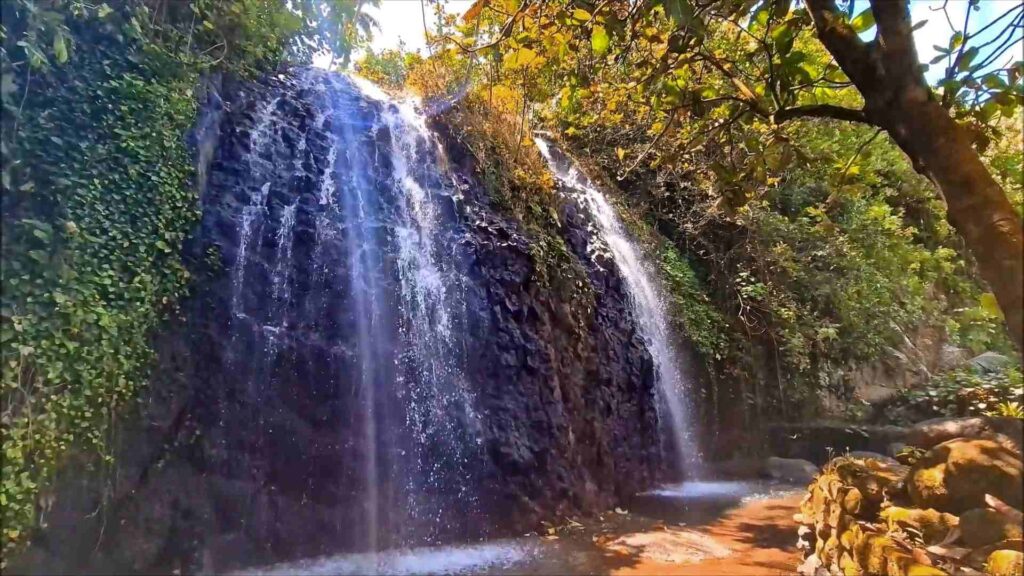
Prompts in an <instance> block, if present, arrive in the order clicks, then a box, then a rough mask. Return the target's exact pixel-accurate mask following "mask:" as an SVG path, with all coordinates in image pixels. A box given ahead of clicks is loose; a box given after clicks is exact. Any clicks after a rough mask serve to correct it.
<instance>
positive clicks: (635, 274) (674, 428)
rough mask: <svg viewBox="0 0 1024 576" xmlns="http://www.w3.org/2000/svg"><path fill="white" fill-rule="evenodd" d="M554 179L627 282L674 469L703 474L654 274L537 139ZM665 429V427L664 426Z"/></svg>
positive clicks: (590, 188)
mask: <svg viewBox="0 0 1024 576" xmlns="http://www.w3.org/2000/svg"><path fill="white" fill-rule="evenodd" d="M534 141H535V142H536V144H537V148H538V149H540V152H541V154H542V155H543V156H544V158H545V160H547V162H548V165H549V166H550V167H551V171H552V173H553V174H554V176H555V178H556V179H557V180H558V181H559V182H560V183H561V184H562V185H563V186H564V187H565V189H566V190H567V191H568V192H569V194H571V195H572V196H573V198H575V199H576V200H577V201H578V202H579V203H580V204H581V205H582V206H583V207H584V208H585V209H586V210H587V211H588V212H589V214H590V216H591V217H592V218H593V221H594V223H595V224H596V226H597V228H598V232H599V236H600V238H601V240H602V241H603V243H604V244H605V246H606V247H607V249H608V251H609V252H611V255H612V259H613V260H614V262H615V265H616V266H617V267H618V269H619V273H620V274H621V275H622V277H623V279H624V280H625V282H626V286H627V288H628V291H629V296H630V303H631V304H632V308H633V314H634V315H635V317H636V319H637V326H638V328H639V330H640V332H641V334H642V335H643V338H644V341H645V342H646V343H647V347H648V350H649V351H650V353H651V357H652V358H653V359H654V367H655V372H656V380H657V389H658V399H659V412H660V414H659V416H660V417H661V418H660V419H661V420H662V423H663V428H666V429H667V432H668V433H669V434H670V435H671V437H670V438H669V442H668V444H669V445H670V446H671V449H672V450H673V451H674V455H675V465H676V466H677V467H678V468H681V469H682V472H683V474H684V475H685V476H686V477H688V478H699V477H700V476H701V475H702V468H703V464H702V461H703V457H702V454H701V451H700V445H699V443H698V440H697V434H696V423H695V421H694V419H693V414H692V412H693V409H692V399H691V395H692V394H694V393H695V390H694V386H693V385H692V383H691V382H689V380H688V378H687V377H686V373H685V372H684V371H683V365H682V360H681V358H680V355H679V353H678V350H677V348H676V342H677V341H678V340H677V335H675V334H673V333H672V330H671V328H670V326H671V323H670V321H669V315H668V310H667V309H666V304H665V298H664V296H663V295H662V293H661V290H662V288H661V286H660V285H659V283H658V281H657V277H656V275H655V273H654V271H653V270H654V269H653V268H652V267H651V264H650V263H649V262H648V261H647V260H646V259H645V258H644V257H643V255H642V253H641V250H640V248H639V246H637V245H636V243H635V242H634V241H633V239H632V238H631V236H630V234H629V232H628V231H627V230H626V228H625V226H624V225H623V224H622V221H621V220H620V218H619V216H618V213H617V212H616V210H615V207H614V206H612V204H611V203H610V202H609V201H608V198H607V197H606V196H605V194H604V193H603V192H601V190H600V189H599V188H598V187H597V186H596V185H595V184H594V183H593V182H591V181H590V179H589V178H587V177H586V175H584V174H583V173H582V172H581V171H580V170H579V168H578V167H576V166H575V165H574V164H573V163H572V161H571V160H570V159H569V158H567V157H566V156H565V155H564V154H562V153H561V152H560V151H558V150H556V149H554V148H553V146H552V145H551V144H550V143H549V142H547V141H546V140H544V139H543V138H540V137H538V138H535V140H534ZM665 424H667V426H665Z"/></svg>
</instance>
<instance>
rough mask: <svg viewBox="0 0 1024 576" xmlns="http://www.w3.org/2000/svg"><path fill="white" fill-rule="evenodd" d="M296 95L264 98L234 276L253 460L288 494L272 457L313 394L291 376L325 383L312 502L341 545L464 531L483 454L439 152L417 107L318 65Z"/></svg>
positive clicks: (273, 508)
mask: <svg viewBox="0 0 1024 576" xmlns="http://www.w3.org/2000/svg"><path fill="white" fill-rule="evenodd" d="M292 90H293V91H294V93H288V94H284V95H282V94H278V95H275V96H272V97H271V98H269V99H268V100H266V101H264V103H258V102H257V103H254V104H252V107H253V109H254V110H255V113H254V120H253V124H252V126H253V128H252V130H251V132H250V133H249V136H248V138H247V152H246V156H247V158H246V164H247V166H248V168H249V171H248V173H247V174H245V175H244V181H245V186H244V188H245V190H246V192H245V193H244V195H243V196H242V198H241V199H242V202H241V204H242V206H241V207H240V212H241V215H240V217H239V218H238V219H237V220H236V222H237V238H238V240H237V245H236V246H237V248H236V250H235V253H234V260H233V262H231V265H230V270H231V298H230V304H231V312H232V313H231V317H232V321H231V322H232V329H231V331H232V334H233V335H234V336H233V337H232V343H231V345H230V349H231V350H230V353H229V356H230V357H231V358H232V359H233V360H232V361H231V362H232V370H233V371H234V372H236V373H237V374H239V375H243V374H244V378H245V380H246V382H245V384H244V386H240V388H241V390H238V391H229V392H228V393H227V394H225V395H224V396H223V397H222V398H221V402H222V403H225V404H227V403H229V402H231V401H233V400H234V399H235V398H237V397H238V396H239V395H240V396H241V399H242V401H243V402H246V403H248V404H249V405H250V406H251V408H250V409H249V410H248V414H249V415H250V417H251V418H253V420H254V421H255V422H257V423H258V426H259V433H258V434H256V435H255V436H254V437H253V438H252V441H251V442H252V443H251V445H250V447H249V448H248V453H249V454H250V455H251V457H252V459H253V461H252V462H251V463H249V465H248V466H249V469H250V472H255V475H256V476H257V477H260V478H262V480H261V481H260V482H261V483H263V484H265V485H274V484H276V483H277V482H280V481H281V474H283V473H285V471H283V470H275V469H274V467H275V464H274V463H273V462H272V458H271V455H270V454H268V453H267V452H266V451H269V450H281V449H284V447H283V446H281V443H282V442H285V444H287V442H289V441H294V439H283V438H282V437H281V436H282V434H281V431H280V430H279V429H285V430H287V429H289V428H290V427H293V426H294V423H293V422H289V421H288V414H287V411H286V410H284V409H283V408H285V407H289V405H291V406H290V407H291V408H294V404H295V402H304V401H306V399H302V398H289V396H290V395H291V394H292V392H291V391H289V390H284V389H281V388H280V384H279V383H280V381H281V380H282V376H284V375H288V373H289V372H291V373H294V372H295V371H300V372H302V373H304V374H305V375H306V377H309V378H316V379H319V380H320V381H321V382H322V384H321V386H320V388H321V394H322V395H323V396H324V399H325V401H326V402H327V403H326V404H325V405H324V406H322V408H321V410H322V411H323V416H322V417H321V418H320V419H321V420H323V421H324V422H325V424H327V425H329V424H328V423H330V422H334V423H335V424H334V425H335V426H336V429H335V431H334V433H333V434H331V435H330V436H332V437H331V438H329V439H323V440H322V441H324V443H325V444H327V445H328V446H333V447H335V450H336V453H335V456H334V458H335V459H336V460H337V462H326V461H325V462H321V463H314V464H310V463H302V465H304V466H306V467H307V471H306V473H307V474H308V475H309V476H308V478H307V482H308V484H309V488H310V489H311V490H323V492H322V493H318V494H312V493H309V494H308V496H307V497H309V498H320V499H323V500H325V502H322V505H321V506H318V507H317V508H318V509H319V510H320V511H315V512H314V515H321V513H322V514H323V515H324V517H323V518H321V519H319V520H317V521H318V522H321V523H324V524H325V525H328V526H330V529H331V530H332V531H334V532H335V533H337V534H338V537H339V540H340V541H339V543H338V544H339V546H341V547H350V548H355V549H361V550H370V551H373V550H378V549H381V548H383V547H388V546H393V545H397V544H405V543H416V542H430V541H433V540H434V539H435V538H438V537H441V536H442V535H443V534H446V533H451V532H455V533H457V532H459V530H460V526H462V525H463V524H464V523H465V522H466V521H467V518H466V517H467V515H469V514H472V513H473V510H474V507H475V502H476V500H475V498H476V495H475V493H474V491H473V489H472V486H473V485H474V481H473V479H474V475H475V474H476V473H477V471H478V470H479V469H482V468H483V467H482V466H480V465H478V464H476V462H475V461H476V459H478V458H479V457H480V455H481V454H482V452H481V450H482V448H481V444H480V438H479V434H480V432H479V423H478V422H477V421H476V416H475V411H474V408H473V401H474V399H473V397H472V395H471V393H470V391H469V390H468V388H467V387H466V384H465V379H464V377H463V374H462V369H461V366H462V363H463V362H464V361H465V358H466V343H465V338H464V333H465V330H464V323H465V320H464V316H465V310H464V306H463V303H462V295H461V292H460V285H461V280H460V278H459V274H458V273H456V272H455V270H454V268H455V262H454V255H453V252H452V250H451V246H450V244H451V241H452V239H451V238H450V234H451V233H452V231H451V228H452V226H451V224H452V223H451V222H445V221H443V219H442V217H441V213H440V212H439V210H438V203H439V202H449V203H450V202H451V201H452V200H451V198H450V196H451V194H452V191H451V189H450V188H451V185H450V183H446V182H445V181H444V180H442V179H441V177H440V176H439V175H440V173H441V170H440V169H439V167H438V160H437V156H436V150H435V147H436V144H435V142H434V140H433V137H432V135H431V134H430V132H429V131H428V130H427V129H426V126H425V123H424V121H423V119H422V118H421V117H419V116H418V114H417V113H416V112H415V111H414V110H413V108H412V107H411V106H409V105H405V104H399V103H395V102H391V101H390V100H388V99H387V98H386V97H384V96H383V95H382V94H380V93H378V92H376V91H372V90H370V89H368V88H366V87H365V86H363V85H361V84H357V83H355V82H354V81H352V80H350V79H348V78H346V77H343V76H339V75H336V74H329V73H322V72H315V71H304V72H303V73H302V74H300V75H298V78H297V85H296V86H295V87H294V88H292ZM274 165H278V166H280V165H288V166H291V167H292V170H291V174H290V176H289V177H288V178H284V177H276V178H275V174H276V172H280V171H279V170H278V171H276V172H275V171H274V170H273V167H274ZM310 169H313V170H316V171H318V172H319V175H318V177H317V178H316V179H315V180H314V179H311V178H309V177H308V176H304V174H305V173H307V172H308V171H309V170H310ZM288 377H289V378H291V377H292V376H291V375H288ZM330 387H333V390H331V389H329V388H330ZM282 396H284V398H281V397H282ZM313 409H314V410H315V409H316V408H315V407H313ZM228 426H232V423H231V422H224V423H222V431H223V433H224V435H225V436H227V435H228V430H227V429H226V427H228ZM293 432H295V433H296V434H297V431H293ZM307 434H308V432H307ZM233 449H235V448H233V447H231V446H226V447H225V452H228V451H231V450H233ZM329 449H330V448H328V447H327V446H325V450H329ZM325 458H329V456H328V455H325ZM224 465H225V466H232V464H230V463H225V464H224ZM311 465H314V466H317V465H320V466H326V467H328V468H331V469H337V470H336V471H334V472H330V473H325V469H323V468H321V469H315V468H309V466H311ZM320 477H336V478H342V479H344V480H345V481H344V482H342V483H341V485H336V486H330V487H328V486H322V485H320V480H319V478H320ZM328 495H329V496H328ZM254 498H255V499H256V502H254V503H253V505H254V506H253V507H254V509H256V510H257V511H256V512H255V513H254V514H255V516H256V518H254V519H253V520H252V523H253V524H256V526H249V527H247V528H246V529H247V530H255V531H257V532H259V531H262V532H270V531H273V530H275V529H276V528H275V526H274V523H275V522H280V514H283V513H284V511H282V510H280V509H279V506H277V505H276V504H275V503H274V502H273V495H272V494H259V495H257V496H255V497H254ZM328 500H329V502H328ZM456 504H457V505H458V508H456ZM354 524H355V525H354ZM266 539H268V540H271V541H272V540H273V537H272V536H271V537H268V538H266Z"/></svg>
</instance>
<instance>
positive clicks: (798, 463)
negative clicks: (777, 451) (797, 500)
mask: <svg viewBox="0 0 1024 576" xmlns="http://www.w3.org/2000/svg"><path fill="white" fill-rule="evenodd" d="M764 469H765V473H766V474H767V475H768V476H770V477H771V478H773V479H775V480H784V481H786V482H793V483H794V484H806V483H807V482H810V481H811V480H814V477H815V476H816V475H817V474H818V467H817V466H815V465H814V464H812V463H810V462H808V461H807V460H801V459H799V458H779V457H777V456H771V457H769V458H768V459H767V460H765V463H764Z"/></svg>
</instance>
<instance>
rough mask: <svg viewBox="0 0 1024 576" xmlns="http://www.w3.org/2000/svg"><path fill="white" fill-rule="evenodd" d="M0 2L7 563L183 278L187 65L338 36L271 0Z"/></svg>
mask: <svg viewBox="0 0 1024 576" xmlns="http://www.w3.org/2000/svg"><path fill="white" fill-rule="evenodd" d="M299 4H301V3H298V4H296V6H297V7H298V8H302V6H299ZM350 4H351V5H350ZM359 5H361V3H355V4H352V3H345V2H341V3H338V4H337V5H336V6H334V8H335V11H334V12H333V14H334V19H329V20H328V21H329V22H333V23H334V24H336V25H337V27H336V28H335V32H338V31H344V34H343V36H344V39H345V41H349V40H351V39H352V38H354V37H355V36H353V35H352V33H351V27H350V26H349V24H351V22H350V21H349V20H346V19H347V18H351V10H352V9H356V10H357V11H358V6H359ZM306 8H307V10H318V9H319V8H318V6H314V5H312V4H310V5H309V6H307V7H306ZM0 10H2V15H3V25H2V28H0V32H2V34H0V36H2V42H3V44H2V52H0V72H2V82H0V88H2V89H0V97H2V107H3V108H2V112H3V116H2V119H3V138H2V145H3V167H2V168H3V170H2V175H3V179H2V188H3V198H2V202H3V229H4V234H3V243H2V261H3V278H2V282H3V298H2V303H0V315H2V319H3V324H2V327H0V362H2V364H3V378H2V389H0V400H2V405H0V411H2V414H0V419H2V420H0V422H2V430H0V434H2V440H3V450H4V458H3V464H2V472H3V474H2V484H0V514H2V526H0V538H2V547H3V556H4V558H5V559H6V558H7V557H9V555H10V554H11V553H12V552H13V551H15V550H16V549H17V548H19V547H20V546H22V545H23V544H24V543H25V542H26V541H27V539H28V538H29V537H30V533H31V530H32V529H33V528H34V527H35V525H36V522H37V519H38V518H39V516H40V515H42V514H44V513H45V507H46V504H45V503H46V502H47V501H48V498H47V496H46V491H47V487H48V485H49V484H50V482H51V480H52V479H53V477H54V476H55V475H56V474H59V473H60V472H61V470H62V465H63V463H64V461H65V458H66V456H67V455H68V454H69V453H71V452H78V453H81V454H83V455H86V456H87V457H88V456H89V455H93V456H99V458H100V460H102V461H106V462H109V461H110V460H111V458H112V454H111V453H110V448H109V447H108V445H107V444H108V443H107V437H108V435H109V433H110V430H111V423H112V421H113V420H114V419H115V418H116V417H117V415H118V412H119V410H120V409H121V408H123V407H125V406H127V405H128V404H130V403H131V402H132V401H133V400H135V398H136V397H137V394H138V391H139V389H140V388H141V387H142V386H143V385H144V384H145V381H146V378H147V370H148V368H149V366H150V364H151V361H152V356H153V355H152V351H151V349H150V342H149V339H150V335H151V334H150V332H151V331H152V329H154V328H155V327H156V326H157V325H158V324H159V323H160V322H161V321H162V320H163V318H164V317H165V316H166V315H167V314H168V313H169V312H171V311H173V310H174V307H175V303H176V302H177V300H178V299H179V298H180V297H181V296H182V295H183V294H184V293H185V292H186V290H187V285H188V279H189V273H188V272H187V271H186V270H185V268H184V266H183V264H182V261H181V258H180V252H181V248H182V242H183V241H184V239H185V237H186V235H187V234H188V233H189V232H190V230H191V229H192V227H193V226H194V225H195V223H196V220H197V217H198V202H197V198H196V197H195V192H194V189H193V186H192V178H193V166H192V159H191V156H190V153H189V151H188V149H187V147H186V145H185V135H186V132H187V130H188V129H189V128H190V127H191V126H192V124H193V121H194V118H195V114H196V104H197V103H196V97H195V94H194V91H195V90H196V88H197V87H198V85H199V80H200V78H201V75H202V74H204V73H206V72H211V71H222V72H226V73H228V74H235V75H241V76H250V75H253V74H256V73H259V72H261V71H265V70H268V69H271V68H273V67H275V66H276V65H277V64H278V63H279V62H280V61H281V60H282V59H283V58H284V57H285V56H286V54H292V55H293V56H294V57H302V56H303V55H305V56H308V55H309V51H310V47H314V48H315V47H317V46H321V47H322V46H325V45H333V46H335V47H337V46H338V42H340V41H341V40H340V38H341V36H338V35H335V36H330V35H327V36H321V35H315V36H309V35H310V34H313V33H314V24H315V23H314V22H313V21H312V20H311V19H310V16H314V15H316V14H318V13H319V12H316V11H307V12H301V11H299V12H296V11H294V10H292V9H290V8H289V7H288V6H286V5H285V4H284V3H281V2H278V1H277V0H231V1H221V0H191V1H189V2H184V1H182V2H165V1H162V0H117V1H114V0H108V1H107V2H106V3H93V2H85V1H84V0H47V1H35V2H33V1H31V0H8V1H5V2H3V3H2V6H0ZM331 42H333V44H331ZM325 43H326V44H325ZM85 460H86V461H89V458H86V459H85Z"/></svg>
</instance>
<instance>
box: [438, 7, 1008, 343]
mask: <svg viewBox="0 0 1024 576" xmlns="http://www.w3.org/2000/svg"><path fill="white" fill-rule="evenodd" d="M979 9H980V4H979V2H978V1H977V0H971V2H970V4H969V9H968V10H967V14H968V17H967V18H966V19H965V21H964V22H963V23H962V25H960V26H959V27H958V26H957V25H956V24H953V23H952V22H951V36H950V40H949V43H948V46H947V47H936V48H937V49H938V51H939V53H940V55H939V57H937V58H936V59H934V60H933V61H932V62H931V63H930V64H929V63H922V62H920V61H919V58H918V55H917V52H916V48H915V46H914V40H913V34H914V32H915V30H917V29H919V28H920V27H921V26H922V25H923V23H922V22H916V23H915V22H912V21H911V19H910V10H909V5H908V3H907V2H904V1H895V0H871V1H870V2H866V1H863V0H861V1H859V2H858V1H855V0H847V1H844V2H836V1H835V0H805V1H804V2H802V3H801V2H792V1H790V0H762V1H760V2H754V1H748V2H744V1H739V0H736V1H700V0H654V1H650V2H628V1H625V0H604V1H584V0H575V1H572V0H562V1H555V2H545V3H532V2H529V1H523V2H502V1H499V0H478V1H477V2H475V3H474V4H473V6H472V7H471V8H470V10H469V11H468V12H467V13H466V16H465V18H464V20H463V26H462V27H461V32H462V35H463V37H461V38H456V37H454V36H449V37H448V38H447V39H448V41H449V42H451V43H453V44H454V45H455V46H457V48H458V49H460V50H463V51H467V52H472V53H474V54H479V55H480V56H482V57H483V58H486V59H491V60H495V61H496V60H500V61H501V62H503V63H504V64H505V66H504V68H503V70H504V72H505V73H509V74H519V75H521V76H522V80H521V82H522V83H523V85H524V87H526V88H527V89H528V92H529V94H530V96H531V97H532V98H533V99H534V100H535V101H537V102H544V101H549V100H550V99H552V98H554V99H556V100H557V102H558V103H559V110H558V114H559V115H560V117H561V119H562V120H564V122H565V126H564V130H565V133H566V135H568V136H571V135H572V134H573V133H575V132H576V131H579V130H582V129H585V128H586V127H587V126H589V125H592V124H593V123H595V122H598V121H603V120H606V119H608V118H614V117H615V116H616V115H619V114H621V110H622V109H623V108H625V107H630V108H636V109H639V110H642V111H643V113H642V115H641V122H642V125H643V126H644V127H645V128H646V138H647V139H648V141H649V142H650V144H649V146H647V147H645V148H644V149H642V150H640V151H639V152H637V155H636V156H634V157H631V156H630V155H629V154H627V153H623V154H621V157H620V160H621V162H622V164H623V165H622V167H621V169H620V177H623V178H625V177H627V176H628V175H629V173H630V172H631V171H632V170H635V169H637V168H640V167H643V166H647V167H652V168H654V167H658V166H662V165H665V164H671V165H674V166H677V167H679V168H680V169H686V163H687V160H688V159H689V160H692V159H693V158H695V157H696V155H699V154H701V153H702V152H703V151H704V150H707V149H709V148H711V147H715V146H720V145H721V146H725V147H726V148H735V146H734V144H735V137H736V134H737V132H738V131H742V130H747V129H754V130H758V131H761V132H763V133H764V135H765V140H764V141H763V142H764V145H758V146H752V148H754V152H756V153H755V154H753V155H751V156H750V157H748V158H746V159H745V160H744V161H743V162H737V161H736V159H735V158H733V159H730V160H731V161H730V162H729V163H728V164H723V165H722V168H723V170H721V174H720V176H722V180H723V182H724V183H725V185H724V189H723V190H722V191H721V192H722V195H723V200H724V201H725V202H726V203H727V204H728V205H730V206H731V207H732V208H736V207H739V206H742V205H743V204H744V203H746V202H747V201H749V200H750V198H751V190H750V189H749V186H747V183H750V182H755V183H756V182H762V183H763V182H765V181H766V178H770V176H769V174H770V173H771V172H772V171H778V170H781V169H784V168H785V167H786V165H788V164H789V163H791V162H794V161H800V160H803V159H807V158H809V157H811V156H812V154H813V151H812V150H803V149H801V143H800V142H799V141H796V140H794V139H793V138H791V137H790V135H789V134H790V132H791V130H790V129H788V128H787V125H788V124H789V123H791V122H793V121H794V120H798V119H819V120H821V119H824V120H836V121H844V122H855V123H862V124H867V125H870V126H873V127H876V128H881V129H882V130H883V131H884V132H885V133H886V134H888V136H889V137H890V138H891V139H892V141H893V142H894V143H895V144H896V145H897V146H899V148H900V149H901V150H902V151H903V152H904V153H905V154H906V155H907V157H908V158H909V160H910V161H911V163H912V165H913V166H914V168H915V169H916V170H917V171H918V172H919V173H921V174H922V175H924V176H926V177H927V178H929V179H930V180H931V181H932V182H933V183H934V184H935V186H936V187H937V188H938V190H939V192H940V193H941V194H942V196H943V198H944V200H945V202H946V203H947V204H948V206H949V208H950V210H949V217H950V223H951V224H952V225H953V227H954V228H955V229H956V230H957V232H958V233H959V234H960V235H961V236H962V237H963V239H964V241H965V242H966V245H967V247H968V248H969V249H970V251H971V252H972V254H973V255H974V257H975V258H976V259H977V261H978V265H979V269H980V272H981V275H982V276H983V277H984V278H985V280H986V281H988V282H989V284H990V285H991V287H992V290H993V292H994V293H995V295H996V297H997V299H998V301H999V304H1000V306H1001V308H1002V309H1003V311H1004V313H1005V317H1006V321H1007V325H1008V327H1009V330H1010V334H1011V336H1012V337H1013V339H1014V340H1015V341H1016V342H1017V344H1018V347H1020V346H1021V345H1022V344H1024V335H1022V333H1024V315H1022V314H1024V313H1022V310H1024V306H1022V299H1024V294H1022V289H1021V286H1022V285H1024V264H1021V262H1022V261H1024V248H1022V245H1024V239H1022V238H1024V237H1022V233H1021V221H1020V216H1019V213H1018V211H1017V210H1015V209H1014V207H1013V205H1012V204H1011V202H1010V201H1009V200H1008V198H1007V194H1006V190H1004V188H1003V186H1002V185H1001V184H1000V182H999V181H997V179H995V178H994V177H993V175H992V174H991V173H990V172H989V170H988V169H987V167H986V166H985V165H984V162H983V161H982V159H981V155H982V154H984V153H985V151H986V149H987V146H988V145H989V143H990V142H991V141H992V140H994V139H997V138H999V137H1000V126H1001V125H1002V124H1001V122H1002V119H1010V118H1015V117H1016V116H1017V114H1018V113H1019V111H1020V109H1021V104H1022V103H1024V83H1022V76H1024V61H1021V60H1019V59H1018V60H1012V59H1011V58H1012V56H1013V52H1012V51H1011V48H1012V46H1014V45H1015V43H1016V42H1017V41H1019V39H1020V36H1021V29H1022V22H1024V7H1022V6H1021V5H1019V4H1016V5H1009V6H1007V7H1006V8H1005V11H1004V12H1003V13H1001V14H999V15H997V16H996V17H994V18H993V19H992V20H991V21H990V22H989V23H986V24H984V25H983V26H977V27H976V28H971V20H970V15H971V14H972V13H973V12H976V11H978V10H979ZM943 10H944V9H943ZM937 12H938V11H937ZM482 15H486V16H482ZM482 17H483V18H484V19H485V20H486V21H489V22H491V23H492V24H491V26H490V27H489V29H488V27H486V26H485V27H484V30H483V32H481V30H480V26H479V25H478V23H477V21H478V20H480V19H481V18H482ZM943 60H945V61H946V63H947V67H946V69H945V73H944V75H943V76H942V78H941V79H940V80H939V81H938V82H937V83H936V85H935V86H931V85H929V84H928V82H927V81H926V77H925V73H926V72H927V71H928V69H929V66H931V65H936V64H938V63H940V62H942V61H943ZM556 79H557V81H555V80H556ZM597 100H600V102H602V103H603V104H604V106H603V109H602V108H601V107H600V106H596V105H595V101H597Z"/></svg>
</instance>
